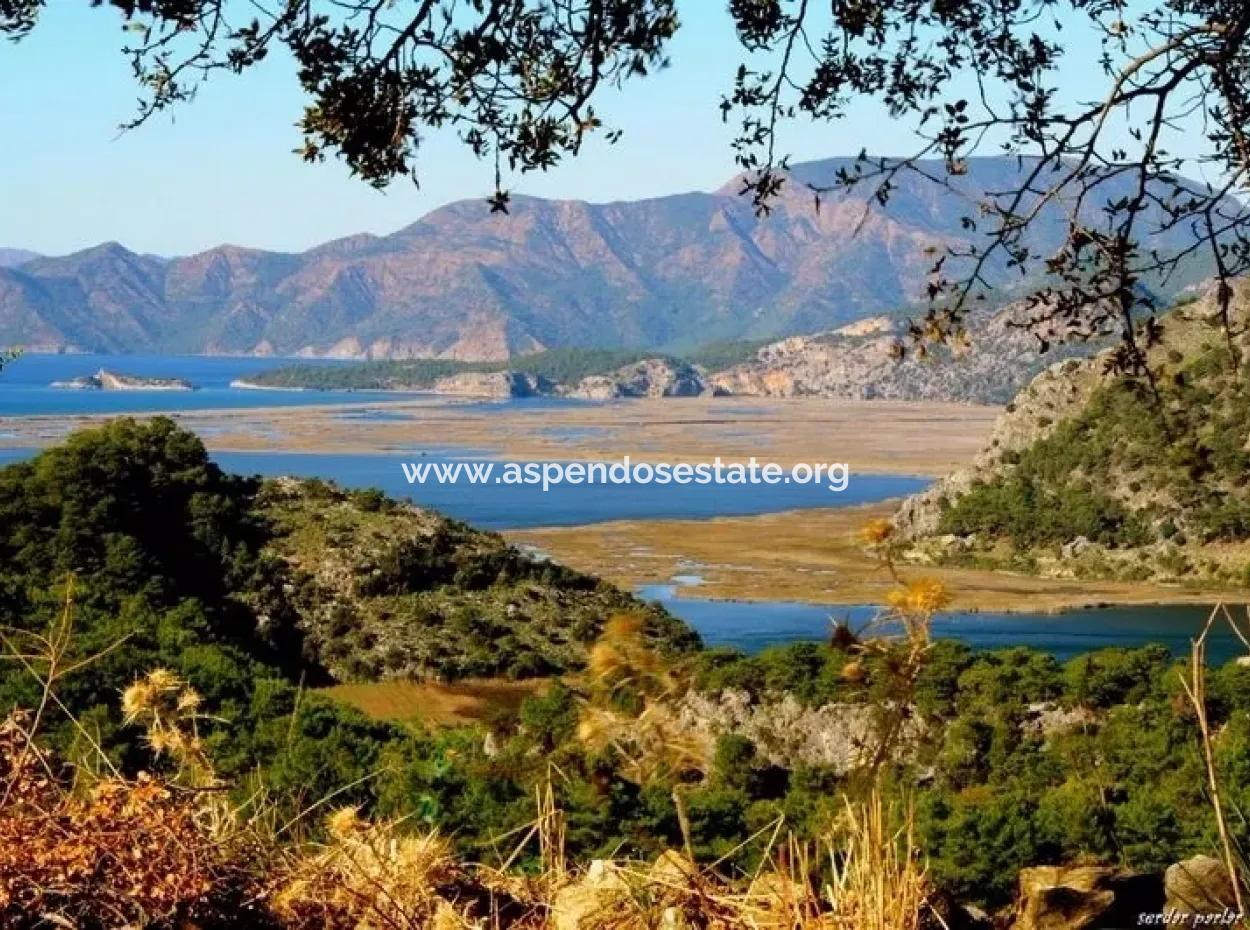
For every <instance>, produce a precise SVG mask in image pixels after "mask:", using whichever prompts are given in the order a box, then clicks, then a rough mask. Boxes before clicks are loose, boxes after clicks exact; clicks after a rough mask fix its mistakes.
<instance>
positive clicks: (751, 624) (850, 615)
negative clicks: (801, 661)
mask: <svg viewBox="0 0 1250 930" xmlns="http://www.w3.org/2000/svg"><path fill="white" fill-rule="evenodd" d="M638 594H639V596H640V597H642V598H644V599H646V600H654V601H658V602H659V603H661V604H663V605H664V607H665V608H667V609H668V610H669V611H670V612H671V613H673V614H675V615H676V616H678V617H681V618H682V619H683V620H685V621H686V622H687V623H688V624H690V625H691V626H692V627H693V628H694V629H696V630H697V631H698V632H699V634H700V635H701V636H702V637H703V641H704V642H705V643H706V644H707V645H709V646H732V647H734V648H737V649H741V650H743V651H744V652H748V653H755V652H759V651H760V650H761V649H764V648H766V647H768V646H774V645H778V644H782V643H793V642H815V641H825V640H827V639H828V637H829V632H830V627H831V624H832V623H833V622H834V621H843V622H846V623H848V624H849V625H850V627H851V628H852V629H860V628H862V627H864V626H865V625H866V624H868V623H869V622H870V621H871V620H872V619H873V617H874V616H876V614H877V611H878V608H877V607H873V606H871V605H859V606H853V607H836V606H829V605H826V604H805V603H798V602H793V601H762V602H747V601H714V600H701V599H698V598H693V597H682V596H681V592H680V586H678V585H672V584H667V585H648V586H645V587H642V588H640V589H639V590H638ZM1210 613H1211V608H1210V607H1203V606H1196V605H1162V606H1153V605H1151V606H1139V607H1096V608H1087V609H1079V610H1067V611H1063V612H1061V613H1035V614H1031V613H993V612H980V613H943V614H939V615H937V616H936V617H935V618H934V621H933V626H932V632H933V635H934V636H936V637H939V638H945V639H956V640H960V641H962V642H965V643H967V644H968V645H969V646H971V647H973V648H974V649H1005V648H1008V647H1011V646H1029V647H1031V648H1033V649H1039V650H1044V651H1046V652H1050V653H1052V654H1053V655H1055V656H1056V657H1057V658H1059V659H1060V660H1066V659H1071V658H1073V657H1075V656H1078V655H1081V654H1083V653H1086V652H1090V651H1092V650H1095V649H1103V648H1106V647H1109V646H1144V645H1147V644H1150V643H1159V644H1162V645H1164V646H1167V647H1168V648H1169V649H1170V650H1171V651H1172V653H1173V654H1174V655H1177V656H1181V655H1187V654H1188V653H1189V649H1190V644H1191V640H1192V638H1193V637H1194V636H1196V635H1197V634H1198V633H1199V631H1200V630H1201V628H1202V625H1203V624H1204V623H1205V622H1206V619H1207V617H1208V616H1209V615H1210ZM1245 653H1246V649H1245V647H1244V646H1243V645H1242V644H1241V642H1240V641H1239V640H1238V639H1237V637H1236V636H1235V635H1234V634H1233V633H1232V631H1231V630H1229V629H1228V627H1227V626H1226V625H1220V624H1217V625H1216V626H1215V627H1214V628H1213V629H1212V632H1211V635H1210V637H1209V639H1208V645H1207V656H1208V659H1209V660H1210V661H1211V662H1213V663H1216V664H1219V663H1223V662H1226V661H1228V660H1229V659H1231V658H1233V657H1234V656H1240V655H1245Z"/></svg>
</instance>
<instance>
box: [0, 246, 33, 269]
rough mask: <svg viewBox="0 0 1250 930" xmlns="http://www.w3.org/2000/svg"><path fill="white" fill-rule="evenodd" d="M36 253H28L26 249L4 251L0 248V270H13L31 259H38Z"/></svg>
mask: <svg viewBox="0 0 1250 930" xmlns="http://www.w3.org/2000/svg"><path fill="white" fill-rule="evenodd" d="M39 257H40V256H39V253H38V252H29V251H27V250H26V249H4V248H0V268H14V267H16V266H17V265H20V264H22V263H23V262H28V261H30V260H31V259H32V258H39Z"/></svg>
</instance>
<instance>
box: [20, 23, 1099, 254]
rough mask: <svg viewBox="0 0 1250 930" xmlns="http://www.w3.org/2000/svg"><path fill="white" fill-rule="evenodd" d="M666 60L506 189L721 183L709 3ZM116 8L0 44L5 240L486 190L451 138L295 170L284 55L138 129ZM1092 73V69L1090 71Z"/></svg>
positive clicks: (857, 126)
mask: <svg viewBox="0 0 1250 930" xmlns="http://www.w3.org/2000/svg"><path fill="white" fill-rule="evenodd" d="M679 10H680V11H681V16H682V22H683V25H682V28H681V30H680V31H679V33H678V36H677V38H676V39H675V40H674V42H673V44H672V46H671V58H672V61H673V64H672V66H671V67H670V68H668V69H666V70H664V71H661V72H659V73H657V74H655V75H652V76H650V77H648V78H646V79H644V80H642V81H641V82H639V83H635V84H632V85H631V86H630V87H629V89H628V90H627V91H626V92H625V93H621V94H618V93H615V92H613V93H610V94H608V95H607V96H606V97H604V98H602V99H601V100H599V101H598V103H597V104H596V110H597V112H598V113H599V114H600V116H601V117H602V118H603V119H604V121H605V122H606V123H607V124H608V125H610V126H612V127H615V128H619V129H621V130H623V132H624V135H623V138H622V140H621V141H620V142H619V143H617V144H616V145H608V144H606V142H603V141H599V142H594V143H592V144H591V145H590V146H588V147H587V148H586V149H585V150H584V152H583V155H582V156H581V157H580V158H577V159H572V160H569V161H566V162H565V163H564V164H562V165H561V166H560V167H558V168H557V169H555V170H553V171H550V172H547V173H545V174H531V175H525V176H522V177H517V178H513V179H511V180H510V181H508V182H506V186H508V187H510V189H512V190H513V191H515V192H517V193H525V194H532V195H537V196H546V197H566V198H577V199H584V200H591V201H610V200H626V199H628V200H632V199H637V198H643V197H651V196H662V195H665V194H671V193H677V192H682V191H691V190H710V189H714V188H717V187H719V186H721V185H722V184H723V183H725V181H727V180H728V179H729V178H731V177H732V176H733V175H734V174H735V166H734V163H733V153H732V149H731V146H730V141H731V139H732V136H733V129H734V127H733V125H732V124H731V125H726V124H724V123H723V122H722V121H721V117H720V112H719V110H718V108H717V104H718V103H719V101H720V99H721V95H722V93H723V92H724V91H726V90H727V89H728V88H729V87H730V86H731V83H732V79H733V71H734V69H735V67H736V65H737V62H738V61H739V58H740V54H741V53H740V51H739V46H738V44H737V39H736V37H735V36H734V33H733V28H732V23H731V21H730V18H729V16H728V14H727V13H726V12H725V8H724V5H723V4H722V3H721V2H719V0H690V2H686V3H683V4H680V5H679ZM121 26H122V20H121V18H120V17H119V15H118V14H117V13H115V12H114V11H112V10H111V9H108V8H100V9H93V8H91V7H90V6H89V5H88V4H87V3H86V2H85V0H56V2H53V3H50V4H49V5H48V7H47V8H46V9H45V12H44V14H43V17H42V19H41V21H40V23H39V25H38V26H37V28H36V29H35V31H34V32H33V33H32V34H31V35H30V36H28V37H26V38H25V39H23V40H22V41H21V42H18V43H7V42H6V43H3V44H0V88H3V92H2V93H0V247H10V248H25V249H31V250H33V251H37V252H41V253H44V254H53V255H56V254H65V253H68V252H71V251H74V250H77V249H80V248H84V247H87V246H90V245H94V244H97V243H99V242H104V241H118V242H121V243H122V244H124V245H126V246H127V247H128V248H131V249H134V250H135V251H139V252H150V253H154V254H159V255H166V256H172V255H183V254H189V253H192V252H195V251H199V250H202V249H205V248H210V247H212V246H215V245H218V244H221V243H232V244H236V245H245V246H253V247H258V248H266V249H275V250H286V251H298V250H302V249H306V248H309V247H311V246H313V245H316V244H318V243H321V242H324V241H326V240H329V239H333V238H336V237H338V236H343V235H350V234H353V233H358V232H372V233H376V234H386V233H389V232H393V231H394V230H396V229H399V228H401V227H403V226H406V225H408V224H409V223H412V222H415V221H416V220H417V219H419V218H420V217H421V216H422V215H424V214H425V213H427V212H429V211H430V210H432V209H434V208H436V207H438V206H440V205H442V204H444V203H447V202H449V201H453V200H458V199H462V198H484V197H486V196H487V195H488V194H489V193H490V191H491V187H492V183H493V175H492V168H491V165H490V164H489V163H486V162H480V161H477V160H476V159H474V158H473V156H472V155H471V154H470V153H469V152H468V150H467V149H465V148H464V147H463V146H461V145H460V144H459V143H458V142H457V141H456V140H455V139H454V137H452V136H450V135H449V134H442V135H434V136H431V137H430V138H427V139H426V140H425V141H424V143H423V145H422V148H421V154H420V163H419V168H420V175H421V187H420V189H417V188H415V187H414V185H413V184H412V183H411V182H410V181H406V180H399V181H396V182H394V183H393V184H392V185H391V187H390V188H388V189H387V190H386V191H383V192H379V191H376V190H374V189H372V188H370V187H369V186H367V185H366V184H364V183H363V182H361V181H359V180H356V179H353V178H351V177H350V175H349V174H348V172H347V169H346V168H345V167H344V166H343V165H342V164H341V163H339V162H337V161H334V160H328V161H327V162H326V163H325V164H320V165H307V164H305V163H304V162H303V161H302V160H301V159H300V158H299V157H298V156H296V155H294V154H293V153H292V150H293V149H295V148H296V147H297V146H298V145H299V144H300V141H301V140H300V134H299V131H298V129H297V128H296V126H295V123H296V121H297V120H298V119H299V116H300V112H301V108H302V100H303V98H302V95H301V93H300V90H299V87H298V85H297V83H296V80H295V76H294V73H293V68H292V67H291V65H290V62H289V60H284V59H282V58H281V57H280V56H275V58H274V59H272V60H269V61H266V62H264V63H263V64H262V65H261V66H260V67H258V68H256V69H254V70H252V71H250V72H247V73H245V74H244V75H243V76H241V77H236V76H232V75H224V74H223V75H220V76H215V77H214V78H213V80H212V81H211V82H210V83H208V84H207V85H206V86H205V87H204V88H203V89H202V90H201V92H200V94H199V96H198V97H197V98H196V99H195V100H194V101H192V102H191V103H189V104H185V105H182V106H180V107H176V108H175V109H174V110H173V111H172V113H167V114H161V115H158V116H157V117H156V118H155V120H154V121H152V122H149V123H148V124H146V125H144V126H142V127H140V128H139V129H136V130H133V131H130V132H126V133H120V132H119V130H118V126H119V125H120V124H121V123H122V122H124V121H125V120H127V119H128V118H130V117H132V116H133V115H134V113H135V112H136V101H137V96H138V94H137V89H136V86H135V84H134V81H133V78H132V76H131V74H130V70H129V65H128V63H127V61H126V59H125V57H124V56H123V55H122V54H121V53H120V51H119V49H120V48H121V46H122V45H123V44H124V42H125V36H124V34H123V32H122V28H121ZM1091 67H1092V65H1091ZM781 142H782V148H783V149H784V150H785V151H787V152H789V153H791V154H792V155H793V156H794V158H795V160H796V161H797V160H804V159H811V158H824V157H829V156H833V155H853V154H855V153H857V152H859V151H860V149H861V148H863V147H865V146H867V148H868V149H869V150H870V151H873V152H874V153H878V154H893V153H899V152H903V151H906V150H909V149H910V148H911V145H912V143H913V140H912V137H911V136H910V135H909V133H908V132H907V131H906V130H905V129H904V128H903V127H901V126H898V125H894V124H892V123H891V122H890V121H889V120H888V119H885V118H883V117H882V115H881V114H880V113H878V112H874V111H869V110H866V109H861V110H860V111H858V112H853V113H852V114H851V115H850V116H849V117H848V118H847V119H844V120H841V121H838V122H835V123H821V124H807V123H795V124H791V125H788V126H787V127H786V129H785V132H784V134H783V136H782V139H781Z"/></svg>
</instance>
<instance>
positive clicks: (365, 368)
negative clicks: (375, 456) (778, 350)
mask: <svg viewBox="0 0 1250 930" xmlns="http://www.w3.org/2000/svg"><path fill="white" fill-rule="evenodd" d="M759 346H760V344H759V343H758V342H730V343H714V344H711V345H708V346H705V347H703V348H701V349H697V350H694V351H691V352H687V353H684V354H682V355H680V356H676V355H659V356H657V354H656V353H655V352H647V351H642V350H614V349H577V348H571V349H548V350H545V351H542V352H534V353H531V354H528V355H521V356H517V357H515V358H512V359H506V360H503V361H495V362H460V361H453V360H451V359H434V358H422V359H410V360H406V361H374V362H358V363H354V364H351V365H333V366H329V365H288V366H283V367H279V368H275V369H273V370H271V371H265V372H262V373H260V374H258V375H254V376H252V377H250V378H249V379H248V380H249V381H250V382H251V383H254V384H258V385H262V386H264V387H290V388H315V389H322V390H331V391H342V390H349V391H393V390H428V389H429V388H432V387H434V386H435V384H436V383H437V382H438V381H439V380H441V379H443V378H448V377H450V376H452V375H458V374H466V373H493V372H504V371H517V372H521V373H523V374H525V375H529V376H531V377H532V378H533V379H534V380H535V381H541V382H550V383H551V384H552V385H553V387H557V386H558V387H562V388H565V389H569V388H573V387H576V385H577V384H578V382H580V381H582V380H583V379H585V378H590V377H594V376H598V375H610V374H612V373H614V372H616V371H618V370H619V369H622V368H625V367H628V366H630V365H634V364H637V363H638V362H642V361H645V360H647V359H653V358H660V359H663V360H666V361H669V362H671V363H673V364H675V365H688V366H698V367H701V368H707V369H717V368H723V367H727V366H729V365H733V364H737V363H738V362H740V361H743V360H744V359H747V358H749V357H750V356H751V354H752V353H753V352H754V351H755V350H756V349H758V348H759Z"/></svg>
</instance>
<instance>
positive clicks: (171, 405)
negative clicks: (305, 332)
mask: <svg viewBox="0 0 1250 930" xmlns="http://www.w3.org/2000/svg"><path fill="white" fill-rule="evenodd" d="M290 364H293V361H292V360H291V359H272V358H269V359H265V358H234V357H217V356H213V357H205V356H171V355H161V356H143V355H34V354H31V355H23V356H21V357H19V358H17V359H16V360H14V361H12V362H10V363H8V364H7V365H5V366H4V368H3V370H0V416H33V415H37V414H84V413H166V412H172V411H176V410H218V409H236V408H242V407H291V406H305V405H309V404H342V403H360V402H362V401H368V402H372V401H375V400H376V401H381V402H384V401H388V400H395V399H396V398H400V397H405V396H409V397H410V395H402V394H392V393H383V392H368V391H359V392H357V391H284V390H273V391H268V390H267V391H256V390H248V389H246V388H232V387H230V382H231V381H234V380H236V379H244V380H246V379H247V378H249V377H254V376H255V375H258V374H260V373H261V372H263V371H269V370H271V369H274V368H281V367H283V366H286V365H290ZM299 364H301V365H303V364H314V365H341V364H344V363H343V362H338V361H333V360H316V361H309V360H306V359H300V360H299ZM101 368H107V369H108V370H109V371H115V372H120V373H122V374H127V375H136V376H138V377H141V378H184V379H185V380H187V381H190V382H191V383H192V384H193V385H195V386H196V387H197V388H198V390H195V391H77V390H67V389H64V388H54V387H51V384H52V382H53V381H69V380H71V379H73V378H79V377H82V376H84V375H91V374H94V373H95V372H96V371H98V370H99V369H101Z"/></svg>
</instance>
